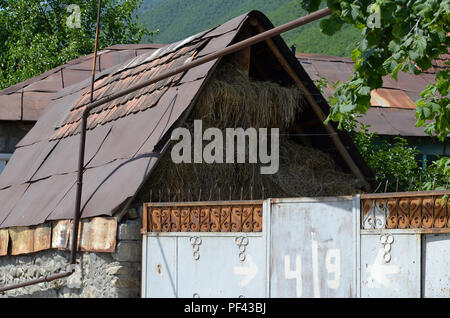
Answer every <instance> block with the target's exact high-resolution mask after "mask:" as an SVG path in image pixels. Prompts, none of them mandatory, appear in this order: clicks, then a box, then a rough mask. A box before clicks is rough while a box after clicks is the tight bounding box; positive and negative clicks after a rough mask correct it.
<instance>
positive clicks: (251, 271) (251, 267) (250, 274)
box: [233, 255, 258, 287]
mask: <svg viewBox="0 0 450 318" xmlns="http://www.w3.org/2000/svg"><path fill="white" fill-rule="evenodd" d="M246 263H248V266H245V267H244V266H242V267H241V266H235V267H233V273H234V274H236V275H244V276H245V277H244V279H242V280H241V282H240V283H239V286H241V287H245V286H247V285H248V284H249V283H250V282H251V281H252V279H253V278H255V276H256V273H258V266H256V264H255V263H254V262H253V259H252V257H251V256H250V255H248V256H247V257H246Z"/></svg>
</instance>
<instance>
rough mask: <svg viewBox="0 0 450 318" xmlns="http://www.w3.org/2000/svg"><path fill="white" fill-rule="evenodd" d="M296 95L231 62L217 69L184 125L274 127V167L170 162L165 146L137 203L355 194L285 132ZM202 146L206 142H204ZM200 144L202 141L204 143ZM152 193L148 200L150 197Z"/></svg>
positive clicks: (329, 164)
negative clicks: (271, 170) (265, 171)
mask: <svg viewBox="0 0 450 318" xmlns="http://www.w3.org/2000/svg"><path fill="white" fill-rule="evenodd" d="M301 107H302V98H301V94H300V91H299V90H298V89H297V88H296V87H283V86H281V85H279V84H277V83H273V82H261V81H255V80H252V79H250V78H249V77H248V75H247V74H245V73H243V72H241V71H240V70H239V69H238V68H237V67H236V66H235V65H233V64H223V65H222V66H221V67H219V68H218V69H217V70H216V71H215V73H214V75H213V77H212V78H211V80H210V81H209V83H208V84H207V86H206V87H205V88H204V90H203V92H202V93H201V95H200V97H199V99H198V102H197V104H196V105H195V106H194V108H193V111H192V113H191V115H190V117H189V119H188V120H187V122H186V123H185V124H184V127H185V128H188V129H189V130H190V131H191V134H192V135H193V121H194V120H197V119H201V120H202V121H203V130H205V129H207V128H209V127H217V128H220V129H225V128H236V127H242V128H244V129H246V128H248V127H254V128H273V127H278V128H280V134H281V136H280V168H279V171H278V173H276V174H274V175H261V174H260V166H261V164H248V163H246V164H206V163H204V164H194V163H192V164H185V163H182V164H174V163H173V162H172V160H171V154H170V152H171V147H170V148H169V149H168V151H167V152H166V154H165V155H164V157H163V158H161V160H160V161H159V163H158V166H157V168H156V169H155V171H154V173H153V174H152V175H151V177H150V179H149V181H148V182H147V184H146V185H145V186H144V187H143V189H142V190H141V192H140V193H139V195H138V200H140V201H149V200H150V201H158V200H159V199H160V198H161V200H162V201H169V202H172V201H188V200H195V201H196V200H198V199H199V196H200V193H201V198H200V199H201V200H203V201H205V200H228V199H230V198H231V199H233V200H239V199H251V198H254V199H261V198H268V197H272V198H282V197H305V196H306V197H316V196H335V195H347V194H352V193H356V192H358V191H357V189H355V188H354V186H353V184H355V180H354V177H353V176H352V175H348V174H345V173H343V172H341V171H340V170H339V169H338V168H337V167H336V165H335V163H334V161H333V160H332V159H331V157H329V156H328V155H326V154H325V153H323V152H321V151H319V150H317V149H312V148H308V147H304V146H301V145H300V144H298V143H296V142H295V141H293V140H291V139H290V138H289V136H287V132H288V128H289V126H290V124H291V123H292V122H293V120H294V118H295V115H296V114H297V113H298V112H299V111H301ZM205 144H207V142H205ZM205 144H204V145H205ZM150 193H152V198H150Z"/></svg>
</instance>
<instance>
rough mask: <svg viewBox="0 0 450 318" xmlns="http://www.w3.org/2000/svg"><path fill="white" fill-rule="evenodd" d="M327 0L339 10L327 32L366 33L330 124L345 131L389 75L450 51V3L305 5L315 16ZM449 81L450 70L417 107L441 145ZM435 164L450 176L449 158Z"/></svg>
mask: <svg viewBox="0 0 450 318" xmlns="http://www.w3.org/2000/svg"><path fill="white" fill-rule="evenodd" d="M322 2H323V3H325V4H326V5H327V6H328V7H329V8H330V9H331V10H332V11H333V14H332V15H331V16H330V17H328V18H326V19H323V20H322V21H321V22H320V26H321V30H322V32H323V33H325V34H327V35H333V34H334V33H335V32H337V31H338V30H339V29H340V28H341V27H342V26H343V25H344V24H350V25H353V26H355V27H356V28H358V29H360V30H361V33H362V40H361V41H360V42H359V45H358V47H357V48H355V49H354V50H353V52H352V59H353V61H354V62H355V73H354V75H353V76H352V77H351V79H350V80H349V81H348V82H345V83H342V84H340V85H339V86H338V87H337V88H336V90H335V94H334V96H333V97H332V98H331V111H330V115H329V117H328V119H327V121H329V120H333V121H337V122H339V127H342V125H343V124H344V123H345V122H349V121H352V120H354V118H355V115H356V114H363V113H365V112H366V111H367V110H368V109H369V108H370V93H371V91H372V90H373V89H377V88H380V87H382V84H383V79H382V78H383V76H386V75H390V76H392V77H393V78H394V79H397V74H398V72H399V71H404V72H409V73H412V74H419V73H420V72H423V71H426V70H428V69H429V68H430V67H432V61H433V60H434V59H436V58H437V57H438V56H439V55H441V54H444V53H447V51H448V45H449V44H450V37H448V36H447V34H448V33H449V32H450V0H373V1H367V0H327V1H324V0H301V5H302V7H303V8H304V9H306V10H307V11H309V12H312V11H316V10H317V9H318V8H319V7H320V6H321V5H322ZM447 64H448V65H450V64H449V63H447ZM449 77H450V74H449V69H444V70H441V71H440V72H438V73H437V74H436V82H435V84H434V85H429V86H427V88H426V89H425V91H423V92H422V94H421V97H422V98H421V99H420V100H419V101H417V103H416V117H417V119H418V122H417V126H423V127H424V130H425V132H426V133H428V134H430V135H437V136H438V138H439V139H440V140H441V141H444V140H445V138H446V137H447V136H448V135H449V133H450V101H449V98H448V96H449V86H450V84H449ZM433 166H434V167H436V168H437V169H441V170H442V173H443V174H444V175H445V176H448V175H450V159H449V158H442V159H440V160H439V161H438V162H436V163H434V165H433Z"/></svg>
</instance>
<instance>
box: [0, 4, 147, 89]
mask: <svg viewBox="0 0 450 318" xmlns="http://www.w3.org/2000/svg"><path fill="white" fill-rule="evenodd" d="M141 4H142V0H119V1H114V0H103V3H102V21H101V33H100V38H99V49H102V48H105V47H107V46H110V45H113V44H125V43H139V42H140V41H141V39H142V38H143V37H144V36H148V37H149V38H150V36H151V35H152V34H153V32H150V31H149V30H147V29H146V28H145V27H144V25H143V24H140V23H139V22H138V17H137V15H136V13H135V11H136V9H138V8H139V7H140V5H141ZM97 10H98V1H97V0H88V1H86V0H46V1H42V0H41V1H39V0H31V1H30V0H0V43H1V45H0V89H1V88H5V87H8V86H11V85H14V84H16V83H18V82H21V81H24V80H26V79H28V78H30V77H32V76H35V75H38V74H41V73H43V72H45V71H47V70H49V69H51V68H53V67H56V66H58V65H61V64H64V63H66V62H67V61H69V60H72V59H75V58H77V57H80V56H83V55H87V54H90V53H92V52H93V50H94V39H95V28H96V21H97ZM78 13H79V14H78ZM77 16H78V17H79V20H77ZM78 21H79V23H77V22H78Z"/></svg>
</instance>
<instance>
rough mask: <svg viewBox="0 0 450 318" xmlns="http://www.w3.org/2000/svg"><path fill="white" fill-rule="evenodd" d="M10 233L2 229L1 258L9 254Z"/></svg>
mask: <svg viewBox="0 0 450 318" xmlns="http://www.w3.org/2000/svg"><path fill="white" fill-rule="evenodd" d="M8 246H9V231H8V229H0V256H5V255H7V254H8Z"/></svg>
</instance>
